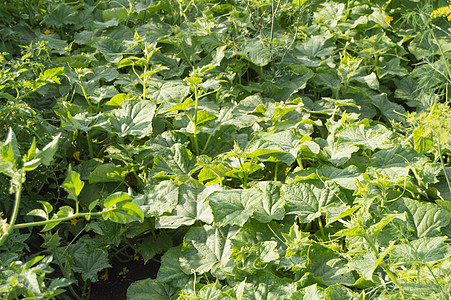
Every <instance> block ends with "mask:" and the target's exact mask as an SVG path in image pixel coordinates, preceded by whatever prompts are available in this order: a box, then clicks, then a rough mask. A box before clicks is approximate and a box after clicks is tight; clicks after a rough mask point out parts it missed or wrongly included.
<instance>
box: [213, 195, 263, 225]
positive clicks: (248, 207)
mask: <svg viewBox="0 0 451 300" xmlns="http://www.w3.org/2000/svg"><path fill="white" fill-rule="evenodd" d="M208 201H209V202H210V206H211V209H212V211H213V216H214V220H215V223H216V224H217V225H219V226H224V225H239V226H243V224H244V223H246V221H247V220H248V219H249V218H250V217H251V216H252V215H253V213H254V210H255V206H256V205H258V201H259V195H257V194H256V193H255V190H252V189H249V190H244V189H236V190H226V191H218V192H214V193H213V194H211V195H210V196H208Z"/></svg>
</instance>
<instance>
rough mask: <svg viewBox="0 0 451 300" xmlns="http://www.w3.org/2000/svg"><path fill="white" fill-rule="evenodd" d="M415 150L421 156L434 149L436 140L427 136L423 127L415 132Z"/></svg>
mask: <svg viewBox="0 0 451 300" xmlns="http://www.w3.org/2000/svg"><path fill="white" fill-rule="evenodd" d="M413 143H414V149H415V151H417V152H418V153H420V154H425V153H428V152H429V151H431V150H432V149H434V140H433V139H432V137H431V136H430V135H428V134H426V135H425V129H424V127H423V126H420V127H418V128H415V129H414V130H413Z"/></svg>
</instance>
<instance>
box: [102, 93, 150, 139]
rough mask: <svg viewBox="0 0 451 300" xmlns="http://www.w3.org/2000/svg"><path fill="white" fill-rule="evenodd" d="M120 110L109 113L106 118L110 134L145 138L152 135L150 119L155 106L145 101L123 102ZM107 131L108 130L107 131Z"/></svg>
mask: <svg viewBox="0 0 451 300" xmlns="http://www.w3.org/2000/svg"><path fill="white" fill-rule="evenodd" d="M121 106H122V107H121V108H119V109H115V110H113V111H111V112H110V113H109V114H108V116H109V117H110V122H111V129H110V130H111V132H112V133H116V134H118V135H119V136H126V135H134V136H139V137H142V136H147V135H150V134H151V133H152V119H153V116H154V114H155V109H156V105H155V103H154V102H152V101H146V100H141V101H140V100H125V101H123V102H122V103H121ZM107 130H108V129H107Z"/></svg>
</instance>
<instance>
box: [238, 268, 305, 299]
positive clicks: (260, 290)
mask: <svg viewBox="0 0 451 300" xmlns="http://www.w3.org/2000/svg"><path fill="white" fill-rule="evenodd" d="M295 291H296V286H295V284H294V283H289V282H288V281H287V280H284V279H282V278H280V277H277V276H276V275H274V274H273V273H270V272H266V271H260V272H257V274H255V275H251V276H248V277H247V278H246V279H245V280H244V281H243V282H242V285H241V284H240V285H236V286H235V287H234V289H233V293H234V294H235V297H236V298H237V299H243V300H279V299H288V297H290V296H291V294H292V293H294V292H295Z"/></svg>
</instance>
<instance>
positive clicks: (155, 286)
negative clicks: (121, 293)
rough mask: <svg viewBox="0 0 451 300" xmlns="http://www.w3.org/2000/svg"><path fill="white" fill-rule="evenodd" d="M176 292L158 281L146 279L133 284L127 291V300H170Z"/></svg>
mask: <svg viewBox="0 0 451 300" xmlns="http://www.w3.org/2000/svg"><path fill="white" fill-rule="evenodd" d="M176 291H177V290H176V289H175V288H174V287H172V286H171V285H169V284H166V283H162V282H160V281H159V280H155V279H152V278H147V279H144V280H138V281H135V282H133V283H132V284H131V285H130V286H129V287H128V289H127V299H131V300H149V299H152V300H170V299H172V298H171V297H172V295H174V294H175V292H176Z"/></svg>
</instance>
